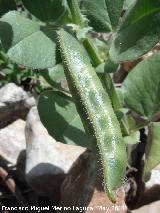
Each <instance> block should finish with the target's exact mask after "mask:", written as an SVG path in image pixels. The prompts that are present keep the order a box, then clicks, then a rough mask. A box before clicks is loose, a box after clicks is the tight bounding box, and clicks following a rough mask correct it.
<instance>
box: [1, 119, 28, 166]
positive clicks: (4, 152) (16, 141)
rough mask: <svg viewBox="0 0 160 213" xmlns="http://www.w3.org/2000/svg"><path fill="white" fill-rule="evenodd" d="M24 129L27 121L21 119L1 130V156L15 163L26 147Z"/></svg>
mask: <svg viewBox="0 0 160 213" xmlns="http://www.w3.org/2000/svg"><path fill="white" fill-rule="evenodd" d="M24 129H25V121H23V120H21V119H19V120H17V121H15V122H13V123H12V124H10V125H9V126H7V127H5V128H3V129H1V130H0V156H2V157H3V158H4V159H5V160H7V161H8V162H9V163H11V164H13V165H15V164H16V162H17V159H18V156H19V154H20V153H21V152H22V151H23V150H24V149H26V142H25V135H24Z"/></svg>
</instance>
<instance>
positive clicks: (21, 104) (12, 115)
mask: <svg viewBox="0 0 160 213" xmlns="http://www.w3.org/2000/svg"><path fill="white" fill-rule="evenodd" d="M33 99H34V98H33V97H32V98H30V97H29V96H28V94H27V93H26V92H25V91H24V90H23V89H22V88H21V87H18V86H17V85H16V84H14V83H8V84H6V85H5V86H4V87H2V88H1V89H0V128H3V127H5V126H7V125H8V124H10V123H11V122H13V121H15V120H17V119H19V118H25V116H26V115H27V113H28V111H29V109H30V108H31V107H32V106H33V105H35V101H34V100H33Z"/></svg>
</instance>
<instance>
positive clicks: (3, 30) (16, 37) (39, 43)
mask: <svg viewBox="0 0 160 213" xmlns="http://www.w3.org/2000/svg"><path fill="white" fill-rule="evenodd" d="M54 34H55V33H54V32H52V33H51V32H50V31H49V30H48V29H45V28H40V26H39V25H38V24H37V23H36V22H33V21H31V20H29V19H26V18H24V17H23V16H21V15H19V14H18V13H17V12H13V11H12V12H9V13H7V14H6V15H4V16H3V17H2V18H1V19H0V40H1V42H2V46H3V47H4V49H5V50H6V51H7V50H8V56H9V58H10V59H11V60H12V61H13V62H15V63H17V64H21V65H23V66H26V67H30V68H36V69H44V68H48V67H53V66H54V65H55V61H56V56H55V55H56V43H55V37H54Z"/></svg>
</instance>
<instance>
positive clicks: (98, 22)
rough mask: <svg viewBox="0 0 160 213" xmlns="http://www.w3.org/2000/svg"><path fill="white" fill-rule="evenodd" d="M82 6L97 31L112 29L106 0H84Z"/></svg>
mask: <svg viewBox="0 0 160 213" xmlns="http://www.w3.org/2000/svg"><path fill="white" fill-rule="evenodd" d="M81 8H82V12H83V13H84V14H85V15H86V16H87V18H88V19H89V24H90V26H92V27H93V29H94V30H95V31H98V32H108V31H110V30H111V24H110V19H109V16H108V13H107V7H106V4H105V0H98V1H97V0H82V3H81Z"/></svg>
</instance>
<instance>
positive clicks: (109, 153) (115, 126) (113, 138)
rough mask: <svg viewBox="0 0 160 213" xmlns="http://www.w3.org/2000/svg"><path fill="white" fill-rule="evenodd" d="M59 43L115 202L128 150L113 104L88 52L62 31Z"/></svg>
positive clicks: (105, 181) (74, 91) (86, 127)
mask: <svg viewBox="0 0 160 213" xmlns="http://www.w3.org/2000/svg"><path fill="white" fill-rule="evenodd" d="M59 43H60V50H61V55H62V59H63V62H64V66H65V75H66V78H67V81H68V84H69V88H70V91H71V93H72V96H73V98H74V101H75V103H76V107H77V110H78V112H79V114H80V116H81V119H82V122H83V124H84V127H85V129H86V132H87V133H89V134H90V135H92V144H91V146H92V148H93V147H94V145H95V144H94V143H96V144H97V147H98V151H99V156H100V160H101V163H102V169H103V177H104V188H105V191H106V193H107V194H108V197H109V199H110V200H111V201H112V202H115V195H114V190H116V189H117V188H118V187H120V186H121V184H122V183H123V179H124V175H125V169H126V162H127V156H126V147H125V144H124V142H123V139H122V134H121V130H120V126H119V123H118V120H117V118H116V116H115V114H114V111H113V108H112V105H111V101H110V99H109V96H108V94H107V93H106V92H105V90H104V88H103V86H102V84H101V82H100V80H99V78H98V76H97V74H96V72H95V70H94V68H93V67H92V65H91V63H90V62H89V59H88V57H87V55H86V52H85V51H84V49H83V48H82V46H81V45H80V44H79V42H78V41H77V40H76V39H75V38H74V37H73V36H72V35H70V34H69V33H68V32H66V31H64V30H63V29H61V30H60V32H59Z"/></svg>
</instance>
